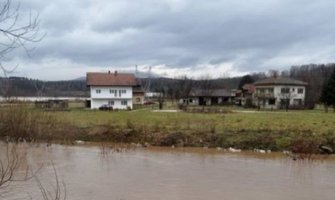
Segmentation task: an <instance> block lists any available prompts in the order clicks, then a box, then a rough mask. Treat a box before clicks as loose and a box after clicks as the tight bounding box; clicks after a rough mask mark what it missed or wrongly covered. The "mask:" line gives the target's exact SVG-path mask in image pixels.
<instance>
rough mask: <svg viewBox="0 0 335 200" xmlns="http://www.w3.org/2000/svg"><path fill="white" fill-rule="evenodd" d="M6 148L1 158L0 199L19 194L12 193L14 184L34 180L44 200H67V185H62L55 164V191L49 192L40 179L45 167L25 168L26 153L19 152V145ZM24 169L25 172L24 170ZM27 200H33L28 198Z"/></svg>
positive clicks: (9, 145)
mask: <svg viewBox="0 0 335 200" xmlns="http://www.w3.org/2000/svg"><path fill="white" fill-rule="evenodd" d="M2 145H3V144H2ZM4 146H5V152H4V155H1V156H2V157H0V199H2V198H4V199H6V197H7V196H12V195H13V194H14V193H15V194H17V191H16V190H14V191H12V189H13V188H11V187H10V186H11V185H12V184H13V183H15V182H21V183H22V182H23V183H28V182H27V181H29V180H31V179H33V178H34V179H35V181H36V182H37V185H38V187H39V189H40V192H41V194H42V197H43V199H44V200H61V199H63V200H65V199H66V187H65V183H64V182H62V184H61V181H60V180H59V178H58V174H57V171H56V168H55V166H54V164H53V163H51V164H52V168H53V173H54V180H55V185H53V186H52V188H53V191H49V190H47V189H46V187H45V185H44V184H43V183H42V181H41V180H40V178H39V177H38V172H39V171H40V170H41V169H42V166H43V165H41V166H40V167H39V168H38V169H37V170H30V169H29V165H26V167H25V168H24V166H25V165H23V164H24V163H23V161H24V158H25V156H26V153H22V152H19V151H18V144H11V143H6V144H4ZM23 149H24V148H23ZM22 168H23V169H24V170H22ZM30 187H31V186H30ZM14 189H15V188H14ZM27 199H33V198H32V197H27Z"/></svg>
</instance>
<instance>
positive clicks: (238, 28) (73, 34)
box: [8, 0, 335, 79]
mask: <svg viewBox="0 0 335 200" xmlns="http://www.w3.org/2000/svg"><path fill="white" fill-rule="evenodd" d="M334 6H335V2H334V1H332V0H324V1H320V2H319V1H314V0H296V1H291V0H268V1H261V0H249V1H236V0H213V1H203V0H180V1H177V0H161V1H156V0H136V1H132V0H99V1H91V0H76V1H65V0H55V1H52V2H51V3H50V2H48V1H44V0H26V1H24V2H22V6H21V8H22V10H23V12H26V11H28V10H29V9H33V10H36V11H37V12H39V14H40V19H41V21H42V23H41V31H42V32H46V33H47V36H46V37H45V39H44V40H43V41H42V42H40V43H38V44H36V45H35V46H36V47H37V49H36V51H35V52H34V53H33V54H32V57H31V58H28V57H27V56H26V55H25V54H24V53H23V52H22V51H17V52H16V53H15V54H13V55H12V57H11V58H12V60H10V61H8V63H14V62H19V63H20V65H22V66H23V67H22V68H24V66H30V68H35V70H37V69H42V67H45V68H46V69H50V68H52V69H50V70H49V71H50V72H51V71H52V70H56V69H53V68H54V67H50V66H59V67H62V68H63V67H67V77H76V76H78V74H77V73H78V72H80V73H82V74H84V73H85V71H87V70H90V69H92V70H94V69H101V70H103V69H107V67H114V68H122V67H124V68H127V67H128V68H129V67H132V66H134V65H135V64H138V65H143V66H149V65H150V66H165V68H166V69H167V70H168V69H180V70H181V71H183V70H184V69H185V70H186V69H187V70H189V69H190V68H191V69H192V68H193V69H199V68H206V66H208V65H211V66H217V67H222V66H226V65H225V64H227V63H229V64H230V65H231V67H232V68H229V70H234V73H246V72H251V71H267V70H269V69H274V68H278V69H284V68H288V67H289V66H291V65H296V64H304V63H310V62H315V63H318V62H332V61H333V60H334V58H335V45H334V43H335V38H334V37H335V35H334V34H333V33H334V31H335V22H334V20H333V19H334V17H335V14H334V12H333V8H334ZM64 63H66V66H64V65H65V64H64ZM90 67H92V68H90ZM93 67H94V68H93ZM72 68H73V70H72V71H73V73H72V74H71V69H72ZM80 69H82V70H80ZM154 69H155V68H154ZM160 69H161V68H160ZM22 71H24V72H25V74H27V75H30V74H29V70H28V69H22ZM40 71H41V74H38V75H36V73H35V74H34V76H36V77H42V78H43V77H47V78H53V79H57V78H62V77H51V76H50V75H49V76H46V75H45V74H46V73H47V71H48V70H40ZM42 71H43V73H42ZM209 73H210V72H209ZM170 75H172V74H170ZM79 76H81V75H79Z"/></svg>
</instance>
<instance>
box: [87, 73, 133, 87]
mask: <svg viewBox="0 0 335 200" xmlns="http://www.w3.org/2000/svg"><path fill="white" fill-rule="evenodd" d="M86 84H87V86H136V85H137V81H136V78H135V76H134V74H126V73H118V72H117V71H115V72H114V73H111V72H108V73H101V72H89V73H87V75H86Z"/></svg>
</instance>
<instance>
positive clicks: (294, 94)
mask: <svg viewBox="0 0 335 200" xmlns="http://www.w3.org/2000/svg"><path fill="white" fill-rule="evenodd" d="M261 88H263V89H267V88H273V96H274V98H275V99H276V104H275V105H269V103H268V100H266V103H265V106H264V107H265V108H279V107H280V104H281V99H283V98H285V94H282V93H281V89H282V88H289V89H290V105H294V99H301V100H302V105H304V103H305V96H306V87H305V86H287V85H276V86H257V87H256V93H257V89H261ZM299 88H302V89H303V93H301V94H299V93H298V89H299ZM267 92H268V90H265V94H267ZM255 104H256V105H258V104H257V101H256V103H255ZM261 106H262V107H263V104H261Z"/></svg>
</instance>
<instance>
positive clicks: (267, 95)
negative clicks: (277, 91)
mask: <svg viewBox="0 0 335 200" xmlns="http://www.w3.org/2000/svg"><path fill="white" fill-rule="evenodd" d="M255 97H256V98H263V99H273V98H275V95H274V93H255Z"/></svg>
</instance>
